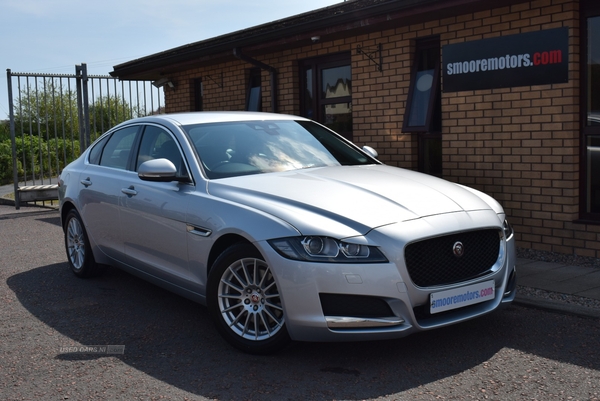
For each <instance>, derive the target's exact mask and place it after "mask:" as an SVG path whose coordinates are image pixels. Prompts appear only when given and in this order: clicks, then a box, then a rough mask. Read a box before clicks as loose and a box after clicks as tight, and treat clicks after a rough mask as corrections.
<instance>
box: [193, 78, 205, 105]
mask: <svg viewBox="0 0 600 401" xmlns="http://www.w3.org/2000/svg"><path fill="white" fill-rule="evenodd" d="M191 85H192V88H193V89H192V107H191V109H192V111H202V107H203V105H202V96H203V90H204V87H203V84H202V78H195V79H192V82H191Z"/></svg>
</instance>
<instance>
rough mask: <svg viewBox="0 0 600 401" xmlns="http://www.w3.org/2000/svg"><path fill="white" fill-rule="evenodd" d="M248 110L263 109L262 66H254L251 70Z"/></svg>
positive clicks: (247, 99)
mask: <svg viewBox="0 0 600 401" xmlns="http://www.w3.org/2000/svg"><path fill="white" fill-rule="evenodd" d="M246 110H247V111H262V95H261V80H260V68H252V69H251V70H249V76H248V93H247V94H246Z"/></svg>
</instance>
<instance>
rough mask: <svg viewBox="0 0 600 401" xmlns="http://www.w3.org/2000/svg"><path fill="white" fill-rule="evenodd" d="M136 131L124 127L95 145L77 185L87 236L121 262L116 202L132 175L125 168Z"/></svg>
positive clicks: (135, 128)
mask: <svg viewBox="0 0 600 401" xmlns="http://www.w3.org/2000/svg"><path fill="white" fill-rule="evenodd" d="M138 131H139V126H137V125H134V126H129V127H125V128H122V129H119V130H117V131H115V132H113V133H112V134H111V135H110V136H108V137H107V138H106V139H105V140H102V141H100V142H98V143H97V144H96V145H94V148H92V150H91V152H90V157H89V159H88V164H87V166H86V168H85V170H83V172H82V173H81V175H80V176H79V182H78V183H77V185H79V186H80V188H81V189H80V192H79V205H80V211H81V215H82V218H83V221H84V224H85V226H86V230H87V233H88V235H89V236H90V237H91V238H92V240H93V241H94V242H95V243H96V244H97V245H98V247H99V248H100V250H101V251H102V252H104V253H105V254H106V255H108V256H110V257H111V258H113V259H116V260H119V261H123V259H124V246H123V238H122V235H121V225H120V211H119V209H120V205H119V199H120V197H121V195H122V194H121V187H122V186H123V185H124V183H125V182H126V180H127V177H128V176H130V175H131V174H132V172H131V171H127V166H128V163H129V157H130V155H131V149H132V148H133V146H134V143H135V140H136V135H137V133H138Z"/></svg>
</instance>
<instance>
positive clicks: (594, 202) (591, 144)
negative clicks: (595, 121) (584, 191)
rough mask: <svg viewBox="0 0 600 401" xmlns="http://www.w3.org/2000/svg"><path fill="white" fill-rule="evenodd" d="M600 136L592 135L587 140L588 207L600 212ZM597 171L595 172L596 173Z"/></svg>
mask: <svg viewBox="0 0 600 401" xmlns="http://www.w3.org/2000/svg"><path fill="white" fill-rule="evenodd" d="M598 171H600V136H590V137H588V141H587V177H588V185H587V187H588V197H587V209H588V210H589V212H591V213H600V174H598V173H597V172H598ZM594 173H595V174H594Z"/></svg>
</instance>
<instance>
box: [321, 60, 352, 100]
mask: <svg viewBox="0 0 600 401" xmlns="http://www.w3.org/2000/svg"><path fill="white" fill-rule="evenodd" d="M321 81H322V82H321V90H322V96H323V97H324V98H325V99H331V98H337V97H345V96H350V94H351V92H352V90H351V83H352V77H351V72H350V66H349V65H344V66H341V67H334V68H327V69H324V70H323V71H322V80H321Z"/></svg>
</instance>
